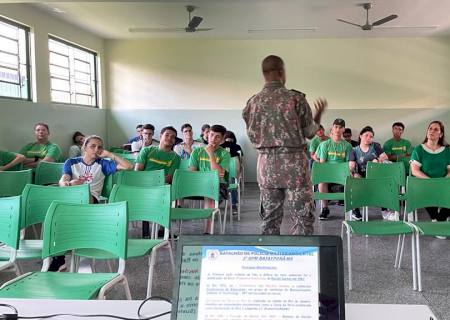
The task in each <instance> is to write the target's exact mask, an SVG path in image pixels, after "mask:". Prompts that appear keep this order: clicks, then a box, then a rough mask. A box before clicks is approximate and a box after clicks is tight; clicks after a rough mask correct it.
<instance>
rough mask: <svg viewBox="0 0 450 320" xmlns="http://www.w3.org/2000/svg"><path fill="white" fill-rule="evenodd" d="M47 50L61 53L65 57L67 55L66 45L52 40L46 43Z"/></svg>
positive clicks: (67, 48)
mask: <svg viewBox="0 0 450 320" xmlns="http://www.w3.org/2000/svg"><path fill="white" fill-rule="evenodd" d="M48 48H49V50H50V51H53V52H57V53H61V54H62V55H65V56H68V55H69V47H68V46H67V45H65V44H63V43H60V42H57V41H54V40H52V39H50V40H49V41H48Z"/></svg>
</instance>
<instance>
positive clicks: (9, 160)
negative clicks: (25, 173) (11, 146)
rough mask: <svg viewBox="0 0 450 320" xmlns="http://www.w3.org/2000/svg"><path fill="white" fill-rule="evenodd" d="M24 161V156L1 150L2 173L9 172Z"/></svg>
mask: <svg viewBox="0 0 450 320" xmlns="http://www.w3.org/2000/svg"><path fill="white" fill-rule="evenodd" d="M24 161H25V156H24V155H23V154H20V153H14V152H8V151H3V150H0V171H6V170H9V169H11V168H12V167H14V166H16V165H18V164H20V163H22V162H24Z"/></svg>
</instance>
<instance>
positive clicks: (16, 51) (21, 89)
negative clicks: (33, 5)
mask: <svg viewBox="0 0 450 320" xmlns="http://www.w3.org/2000/svg"><path fill="white" fill-rule="evenodd" d="M29 34H30V28H28V27H26V26H23V25H21V24H18V23H16V22H13V21H10V20H8V19H6V18H2V17H0V96H1V97H9V98H17V99H24V100H31V86H30V54H29V46H30V42H29V41H30V40H29V39H30V37H29Z"/></svg>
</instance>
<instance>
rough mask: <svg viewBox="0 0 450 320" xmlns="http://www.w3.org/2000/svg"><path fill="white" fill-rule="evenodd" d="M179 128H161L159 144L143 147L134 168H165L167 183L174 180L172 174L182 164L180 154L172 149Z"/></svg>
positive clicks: (148, 169) (137, 169)
mask: <svg viewBox="0 0 450 320" xmlns="http://www.w3.org/2000/svg"><path fill="white" fill-rule="evenodd" d="M176 136H177V130H176V129H175V128H174V127H164V128H162V129H161V140H160V141H159V146H158V147H156V146H150V147H145V148H142V150H141V152H139V155H138V157H137V159H136V164H135V166H134V170H136V171H143V170H145V171H151V170H161V169H164V173H165V180H166V183H171V182H172V176H173V173H174V172H175V170H176V169H178V167H179V166H180V156H179V155H177V154H176V153H175V152H174V151H172V148H173V145H174V143H175V137H176Z"/></svg>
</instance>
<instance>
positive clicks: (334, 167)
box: [311, 162, 350, 185]
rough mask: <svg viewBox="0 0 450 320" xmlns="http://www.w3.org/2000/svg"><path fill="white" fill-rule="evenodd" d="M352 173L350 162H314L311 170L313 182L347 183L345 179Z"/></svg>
mask: <svg viewBox="0 0 450 320" xmlns="http://www.w3.org/2000/svg"><path fill="white" fill-rule="evenodd" d="M349 175H350V169H349V167H348V162H340V163H330V162H324V163H319V162H314V163H313V166H312V171H311V181H312V184H314V185H315V184H319V183H337V184H342V185H345V179H346V178H347V177H348V176H349Z"/></svg>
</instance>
